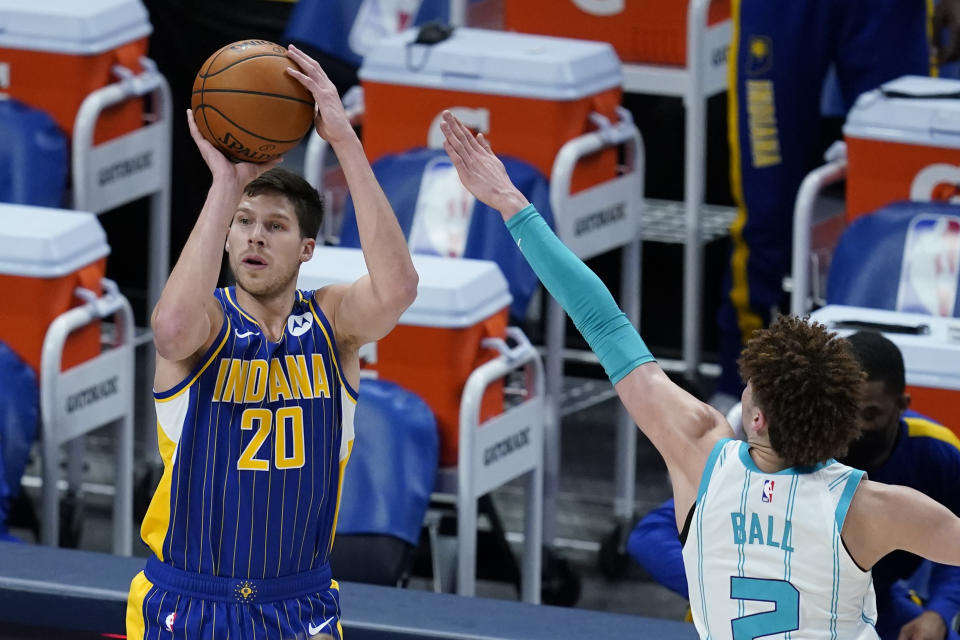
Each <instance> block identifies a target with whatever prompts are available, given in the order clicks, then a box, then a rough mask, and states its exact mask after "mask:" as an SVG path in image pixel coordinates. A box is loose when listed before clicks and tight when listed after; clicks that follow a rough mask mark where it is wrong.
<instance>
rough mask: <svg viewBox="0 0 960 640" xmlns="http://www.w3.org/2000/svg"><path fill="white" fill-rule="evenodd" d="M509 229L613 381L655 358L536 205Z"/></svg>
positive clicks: (514, 219) (509, 224) (517, 217)
mask: <svg viewBox="0 0 960 640" xmlns="http://www.w3.org/2000/svg"><path fill="white" fill-rule="evenodd" d="M507 230H509V231H510V235H512V236H513V239H514V240H515V241H516V243H517V247H518V248H519V249H520V252H521V253H522V254H523V257H524V258H526V260H527V262H528V263H529V264H530V267H531V268H533V271H534V273H536V274H537V277H538V278H540V281H541V282H542V283H543V286H544V287H546V289H547V291H549V292H550V295H552V296H553V297H554V298H555V299H556V300H557V302H559V303H560V306H561V307H563V309H564V311H566V312H567V315H569V316H570V319H571V320H573V324H574V325H575V326H576V327H577V330H578V331H579V332H580V333H581V334H582V335H583V337H584V338H585V339H586V341H587V344H589V345H590V349H592V350H593V352H594V353H595V354H597V358H598V359H599V360H600V364H601V365H603V370H604V371H605V372H606V374H607V377H608V378H609V379H610V382H611V383H613V384H617V383H618V382H620V380H622V379H623V378H624V377H626V375H627V374H628V373H630V372H631V371H633V370H634V369H636V368H637V367H639V366H640V365H642V364H646V363H648V362H654V358H653V354H651V353H650V349H648V348H647V345H646V344H644V342H643V339H642V338H641V337H640V334H639V333H637V330H636V329H635V328H634V326H633V325H632V324H631V323H630V320H628V319H627V316H626V315H625V314H624V313H623V311H621V310H620V307H618V306H617V303H616V301H615V300H614V299H613V296H612V295H610V291H609V290H608V289H607V287H606V285H605V284H603V281H602V280H600V278H598V277H597V274H595V273H594V272H593V271H591V270H590V267H588V266H587V265H585V264H584V263H583V261H582V260H581V259H580V258H578V257H577V256H576V255H575V254H574V253H573V252H572V251H570V249H568V248H567V246H566V245H564V244H563V242H561V241H560V238H558V237H557V236H556V234H554V233H553V231H551V230H550V227H549V226H548V225H547V223H546V221H545V220H544V219H543V218H542V217H541V216H540V214H539V213H537V209H536V207H534V206H533V205H532V204H531V205H527V206H526V207H524V208H523V209H522V210H521V211H520V212H519V213H517V214H516V215H514V216H513V217H512V218H510V219H509V220H508V221H507Z"/></svg>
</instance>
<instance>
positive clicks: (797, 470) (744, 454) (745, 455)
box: [740, 442, 836, 476]
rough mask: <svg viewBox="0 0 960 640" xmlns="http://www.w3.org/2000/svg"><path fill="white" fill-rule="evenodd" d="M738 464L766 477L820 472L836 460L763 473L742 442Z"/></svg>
mask: <svg viewBox="0 0 960 640" xmlns="http://www.w3.org/2000/svg"><path fill="white" fill-rule="evenodd" d="M740 462H742V463H743V465H744V466H745V467H746V468H747V469H750V470H751V471H753V472H754V473H762V474H764V475H768V476H785V475H790V474H804V473H813V472H815V471H820V469H824V468H826V467H829V466H830V465H831V464H833V463H834V462H836V460H834V459H833V458H831V459H830V460H827V461H826V462H818V463H817V464H815V465H813V466H811V467H787V468H786V469H781V470H780V471H764V470H763V469H761V468H760V467H758V466H757V463H756V462H754V461H753V458H751V457H750V444H749V443H747V442H744V443H743V446H741V447H740Z"/></svg>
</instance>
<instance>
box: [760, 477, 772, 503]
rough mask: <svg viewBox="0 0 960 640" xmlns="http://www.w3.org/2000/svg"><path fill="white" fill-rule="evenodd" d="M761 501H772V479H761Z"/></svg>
mask: <svg viewBox="0 0 960 640" xmlns="http://www.w3.org/2000/svg"><path fill="white" fill-rule="evenodd" d="M760 500H762V501H763V502H773V480H764V481H763V492H762V493H761V494H760Z"/></svg>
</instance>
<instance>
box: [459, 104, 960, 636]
mask: <svg viewBox="0 0 960 640" xmlns="http://www.w3.org/2000/svg"><path fill="white" fill-rule="evenodd" d="M441 129H442V131H443V133H444V136H445V142H444V148H445V149H446V151H447V153H448V154H449V155H450V158H451V160H452V161H453V164H454V166H455V167H456V168H457V172H458V174H459V175H460V180H461V181H462V182H463V184H464V186H465V187H467V189H469V190H470V191H471V192H472V193H473V195H474V196H476V197H477V199H479V200H481V201H482V202H484V203H486V204H487V205H489V206H491V207H493V208H495V209H497V210H498V211H500V213H501V215H502V216H503V218H504V220H505V222H506V224H507V228H508V229H509V230H510V232H511V234H512V235H513V237H514V239H515V240H516V242H517V246H518V247H519V248H520V250H521V251H522V252H523V255H524V257H525V258H526V259H527V261H528V262H529V263H530V265H531V266H532V267H533V269H534V271H536V273H537V276H538V277H539V278H540V280H541V281H542V282H543V284H544V286H545V287H546V288H547V290H548V291H549V292H550V293H551V294H552V295H553V296H554V297H555V298H556V299H557V301H558V302H559V303H560V304H561V305H562V306H563V308H564V309H565V310H566V311H567V313H568V314H569V315H570V318H571V319H572V320H573V322H574V324H575V325H576V326H577V329H578V330H579V331H580V332H581V333H582V334H583V336H584V338H586V340H587V342H588V343H589V344H590V347H591V348H592V349H593V351H594V352H595V353H596V354H597V356H598V358H599V359H600V363H601V364H602V365H603V367H604V370H605V371H606V372H607V375H608V376H609V377H610V380H611V382H612V383H613V384H614V388H615V389H616V391H617V395H619V397H620V399H621V401H623V404H624V406H625V407H626V408H627V411H629V412H630V415H631V416H632V417H633V419H634V420H635V421H636V423H637V425H638V426H639V427H640V430H641V431H643V433H644V434H645V435H646V436H647V437H648V438H649V439H650V441H651V442H652V443H653V445H654V446H655V447H656V448H657V450H658V451H659V452H660V454H661V455H662V456H663V458H664V461H665V462H666V464H667V470H668V471H669V473H670V481H671V484H672V485H673V494H674V498H675V501H676V513H677V524H678V529H680V530H681V534H680V535H681V539H682V540H683V542H684V548H683V557H684V564H685V566H686V572H687V582H688V583H689V586H690V605H691V609H692V611H693V618H694V622H695V624H696V627H697V631H698V632H699V634H700V637H701V638H711V639H712V640H721V639H724V638H729V639H731V640H744V639H753V638H760V637H789V638H792V639H793V640H804V639H811V640H813V639H817V640H819V639H821V638H823V639H826V638H832V639H836V638H842V639H843V640H861V639H863V640H865V639H868V638H870V639H875V638H877V632H876V630H875V628H874V622H875V620H876V602H875V596H874V590H873V582H872V579H871V574H870V567H872V566H873V565H874V564H875V563H876V562H877V560H879V559H880V558H882V557H883V556H885V555H886V554H888V553H890V552H891V551H893V550H895V549H904V550H907V551H910V552H912V553H916V554H918V555H921V556H924V557H927V558H929V559H931V560H934V561H935V562H940V563H945V564H955V565H960V545H958V544H957V541H958V540H960V519H958V518H957V517H956V516H954V515H953V514H952V513H951V512H950V511H949V510H948V509H947V508H946V507H943V506H942V505H940V504H938V503H937V502H935V501H933V500H932V499H930V498H928V497H927V496H924V495H923V494H921V493H919V492H917V491H914V490H913V489H908V488H906V487H895V486H888V485H884V484H880V483H877V482H872V481H870V480H867V479H866V478H865V476H864V473H863V471H860V470H857V469H853V468H852V467H848V466H846V465H843V464H840V463H839V462H836V461H835V460H834V459H833V458H834V457H836V456H840V455H842V454H844V453H845V452H846V450H847V446H848V444H849V443H850V442H851V441H852V440H853V439H855V438H856V437H857V435H858V433H859V431H858V427H857V426H856V425H857V405H858V402H859V398H860V395H861V393H862V387H863V374H861V373H860V367H859V365H858V363H857V362H856V361H855V360H854V359H853V356H852V354H851V352H850V350H849V349H848V348H847V347H846V344H845V343H844V342H843V341H841V340H840V339H839V338H837V336H835V335H834V334H831V333H830V332H828V331H827V330H826V329H825V328H824V327H823V325H820V324H816V323H811V322H809V321H808V320H804V319H799V318H781V319H780V320H778V321H776V322H774V323H773V324H772V325H771V327H770V328H769V329H767V330H764V331H760V332H758V333H757V334H755V337H754V339H753V340H752V341H751V342H750V344H749V345H748V346H747V348H746V350H745V352H744V354H743V358H742V360H741V367H742V372H743V374H744V377H745V378H746V380H747V382H748V384H747V388H746V390H745V391H744V394H743V423H744V430H745V432H746V436H747V441H746V442H741V441H738V440H734V439H733V430H732V429H731V428H730V425H729V424H728V423H727V421H726V420H725V419H724V417H723V416H722V415H721V414H720V413H719V412H718V411H716V410H715V409H713V408H712V407H710V406H709V405H706V404H704V403H702V402H700V401H699V400H697V399H696V398H694V397H693V396H691V395H690V394H688V393H687V392H686V391H684V390H683V389H681V388H680V387H679V386H677V385H676V384H674V383H673V382H672V381H671V380H670V379H669V378H668V377H667V375H666V374H665V373H664V372H663V370H662V369H661V368H660V367H659V366H658V365H657V363H656V361H655V360H654V359H653V356H652V355H651V353H650V350H649V349H647V347H646V345H645V344H644V343H643V340H641V338H640V336H639V334H638V333H637V332H636V330H635V329H634V328H633V327H632V326H631V324H630V322H629V321H628V320H627V319H626V316H625V315H624V314H623V312H621V311H620V309H619V308H618V307H617V305H616V302H614V300H613V297H612V296H611V295H610V292H609V291H608V290H607V288H606V287H605V286H604V285H603V283H602V282H601V281H600V279H599V278H597V276H596V275H595V274H594V273H593V272H592V271H590V269H589V268H587V266H586V265H584V264H583V262H581V261H580V260H579V259H578V258H577V257H576V256H575V255H574V254H573V253H572V252H570V251H569V250H568V249H567V248H566V247H565V246H564V245H563V243H561V242H560V240H559V239H558V238H557V237H556V236H555V235H553V232H551V231H550V229H549V227H548V226H547V225H546V223H545V222H544V221H543V218H541V217H540V215H539V214H538V213H537V211H536V209H534V208H533V207H532V206H531V205H530V204H529V203H528V202H527V200H526V199H525V198H524V197H523V195H522V194H521V193H520V192H519V191H518V190H517V189H516V187H515V186H514V185H513V184H512V183H511V182H510V179H509V178H508V177H507V174H506V172H505V171H504V169H503V164H502V163H501V162H500V161H499V160H498V159H497V157H496V156H495V155H494V154H493V152H492V150H491V148H490V145H489V143H488V142H487V141H486V139H485V138H483V137H482V134H480V135H478V136H476V137H474V136H473V134H472V133H471V132H470V131H469V130H468V129H467V128H466V127H465V126H464V125H463V123H461V122H460V121H459V120H457V119H456V118H455V117H454V116H453V115H451V114H450V113H444V116H443V123H442V124H441Z"/></svg>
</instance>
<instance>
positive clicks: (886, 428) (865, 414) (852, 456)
mask: <svg viewBox="0 0 960 640" xmlns="http://www.w3.org/2000/svg"><path fill="white" fill-rule="evenodd" d="M908 402H909V399H908V398H907V397H906V396H903V397H898V396H895V395H890V394H888V393H887V392H886V389H885V388H884V386H883V383H882V382H879V381H871V382H868V383H867V384H866V387H865V394H864V398H863V403H862V405H861V407H860V414H859V416H858V418H859V423H860V429H861V433H860V437H859V438H857V439H856V440H854V441H853V442H851V443H850V446H849V449H848V452H847V455H846V456H844V458H843V462H844V464H848V465H850V466H851V467H856V468H858V469H866V470H868V471H869V470H870V469H873V468H876V467H879V466H880V465H882V464H883V463H885V462H886V461H887V458H889V457H890V454H891V453H892V452H893V447H894V446H895V444H896V440H897V434H898V433H899V432H900V416H901V415H903V411H904V410H905V409H906V406H907V403H908Z"/></svg>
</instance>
